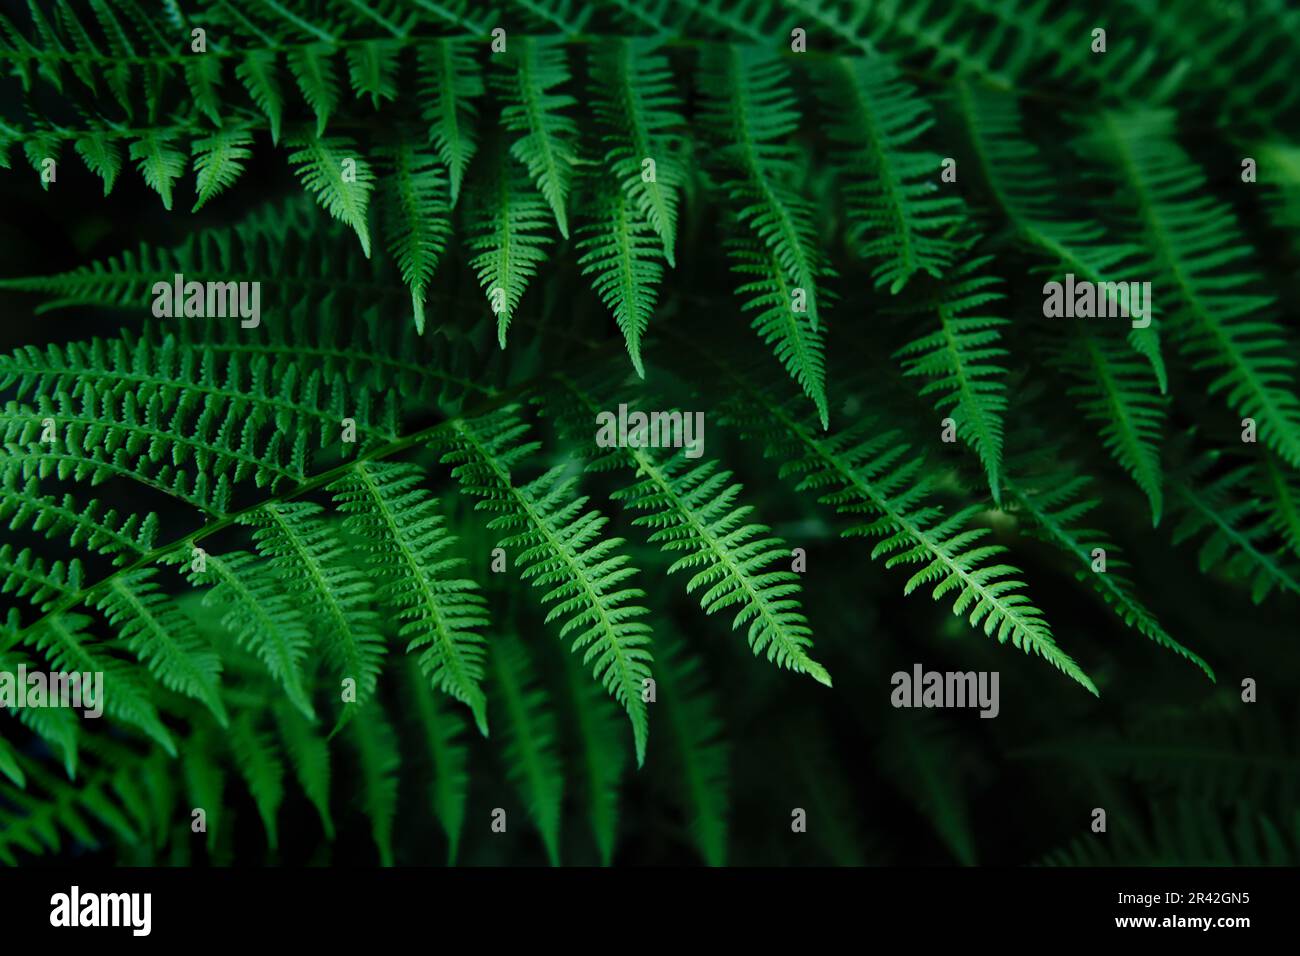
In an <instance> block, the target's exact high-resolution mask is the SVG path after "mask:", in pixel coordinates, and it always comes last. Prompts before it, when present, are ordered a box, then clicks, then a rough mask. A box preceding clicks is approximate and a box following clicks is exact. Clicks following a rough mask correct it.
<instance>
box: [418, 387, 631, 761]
mask: <svg viewBox="0 0 1300 956" xmlns="http://www.w3.org/2000/svg"><path fill="white" fill-rule="evenodd" d="M451 424H452V429H451V431H450V432H449V433H448V434H446V435H445V436H444V435H442V434H440V435H437V436H435V437H434V439H433V440H432V441H431V442H430V444H431V445H432V447H434V448H435V450H437V451H439V452H441V454H442V461H443V463H444V464H447V465H451V466H453V468H452V474H453V476H454V477H455V478H456V479H457V481H459V482H460V484H461V489H462V490H463V491H464V492H466V493H467V494H470V495H473V496H474V497H476V498H481V499H483V500H482V501H479V502H478V503H477V504H476V505H475V508H476V510H483V511H492V512H496V513H497V517H495V518H493V519H492V520H491V521H490V522H488V528H489V529H491V530H493V531H496V530H504V531H507V532H510V533H509V535H508V536H507V537H506V538H504V539H502V541H501V543H500V547H502V548H505V549H507V550H508V551H509V550H511V549H518V550H517V555H518V556H517V558H516V559H515V560H516V562H517V564H518V565H519V567H520V569H521V571H520V573H521V576H522V577H524V578H525V579H527V580H529V581H531V583H532V585H533V587H538V588H545V589H546V590H545V593H544V594H543V595H542V598H541V600H542V603H543V604H545V605H550V610H549V611H548V612H547V615H546V620H547V623H550V622H551V621H554V620H561V621H563V623H562V624H561V626H560V637H561V638H570V637H571V638H572V640H571V644H570V646H571V649H572V651H573V653H575V654H577V653H583V663H584V664H586V665H588V666H590V667H591V669H592V674H593V676H594V677H595V678H596V680H598V681H599V682H600V683H601V685H602V686H604V688H605V689H606V691H608V693H609V695H610V696H611V697H613V698H614V700H615V701H617V702H618V703H619V704H620V705H621V706H622V707H623V709H624V710H625V711H627V715H628V719H629V721H630V722H631V724H632V737H633V740H634V742H635V744H636V758H637V766H640V765H641V764H642V763H644V761H645V746H646V737H647V735H648V733H649V718H648V716H647V713H646V706H645V701H644V700H643V698H642V691H643V689H644V682H645V681H646V680H647V679H648V678H649V677H650V668H649V664H650V661H651V655H650V649H649V645H650V627H649V625H648V624H646V623H645V622H644V621H642V620H640V619H641V618H643V617H645V616H646V614H648V613H649V612H648V611H647V609H646V608H645V607H644V606H642V605H641V604H639V603H636V602H638V601H639V600H640V599H641V598H642V597H644V596H645V592H644V591H642V590H641V589H640V588H635V587H628V586H625V585H626V584H627V582H628V581H629V579H631V578H633V577H634V576H635V575H636V574H637V570H636V568H634V567H632V566H631V565H630V564H629V563H628V558H627V555H625V554H623V553H621V552H620V551H619V548H620V546H621V545H622V544H623V539H621V538H605V537H602V536H601V531H602V529H603V528H604V527H605V525H606V524H607V523H608V519H607V518H605V517H604V516H603V515H601V513H600V512H598V511H595V510H590V511H583V509H584V508H585V507H586V504H587V501H588V500H589V499H587V498H586V497H578V496H576V495H575V494H574V489H575V486H576V485H577V479H576V478H574V477H567V478H566V477H564V473H565V471H566V470H567V469H566V467H565V466H564V465H557V466H556V467H554V468H552V469H550V470H549V471H547V472H546V473H545V474H543V475H542V476H541V477H539V478H536V479H534V480H533V481H530V482H527V483H526V484H516V483H515V481H514V479H513V477H512V474H511V473H512V469H513V468H514V467H515V466H516V465H518V464H520V463H521V462H523V461H525V460H526V459H527V458H529V457H530V456H531V455H532V454H533V453H534V452H535V451H536V450H537V448H538V444H537V443H536V442H525V443H522V444H521V441H522V440H523V439H524V438H525V436H526V435H527V433H528V426H527V425H526V424H525V423H524V422H523V421H522V420H521V418H520V417H519V409H518V406H515V405H510V406H506V407H504V408H502V409H500V410H499V411H497V412H493V413H490V414H488V415H485V416H483V417H481V418H477V419H473V420H469V421H464V420H455V421H453V422H452V423H451Z"/></svg>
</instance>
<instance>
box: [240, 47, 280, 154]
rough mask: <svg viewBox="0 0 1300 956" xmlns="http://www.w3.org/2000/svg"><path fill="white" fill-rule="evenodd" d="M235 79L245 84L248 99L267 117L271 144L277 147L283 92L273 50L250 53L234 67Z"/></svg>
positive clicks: (250, 51)
mask: <svg viewBox="0 0 1300 956" xmlns="http://www.w3.org/2000/svg"><path fill="white" fill-rule="evenodd" d="M235 76H236V77H238V78H239V80H240V82H242V83H243V84H244V88H245V89H246V90H247V91H248V95H249V98H250V99H252V101H253V102H254V103H255V104H256V105H257V108H258V109H260V110H261V111H262V112H263V113H265V114H266V121H267V123H268V124H269V125H270V130H271V142H272V143H274V144H276V145H279V142H280V128H281V125H282V123H283V122H284V92H283V89H282V88H281V86H280V75H279V72H278V69H277V66H276V55H275V51H274V50H249V51H248V52H247V53H246V54H244V57H243V59H242V60H240V61H239V63H238V64H236V65H235Z"/></svg>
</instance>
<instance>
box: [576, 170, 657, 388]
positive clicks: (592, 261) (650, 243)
mask: <svg viewBox="0 0 1300 956" xmlns="http://www.w3.org/2000/svg"><path fill="white" fill-rule="evenodd" d="M592 215H593V219H594V221H593V222H592V223H591V224H589V225H586V226H582V227H580V228H579V229H578V234H579V235H580V236H582V238H581V239H580V240H579V241H578V244H577V248H578V251H579V252H580V253H581V255H580V257H579V259H578V265H579V266H580V267H581V269H582V274H583V275H585V276H591V277H592V278H591V283H592V287H593V288H594V289H595V290H596V294H597V295H598V296H600V299H601V301H602V302H604V303H605V306H606V307H607V308H608V309H609V310H610V311H611V312H613V313H614V321H615V322H617V323H618V327H619V329H620V330H621V331H622V333H623V338H624V340H625V341H626V342H627V354H628V356H629V357H630V358H631V359H632V367H633V368H634V369H636V373H637V375H639V376H641V377H642V378H645V366H644V365H643V364H642V362H641V336H642V335H644V334H645V330H646V327H647V326H648V325H649V323H650V317H651V316H652V315H654V310H655V301H656V299H657V298H658V294H659V284H660V283H661V282H662V281H663V271H664V270H663V265H662V264H661V263H660V256H661V255H662V252H661V251H660V249H659V243H658V242H657V241H656V240H655V237H654V233H653V230H652V229H651V227H650V225H649V224H648V223H646V222H645V221H644V220H642V219H641V218H640V217H639V215H638V214H637V212H636V211H635V210H634V209H633V207H632V205H631V202H630V200H629V198H628V196H627V195H626V194H625V193H624V192H623V191H622V190H620V189H617V188H614V187H610V188H607V189H603V190H601V194H600V198H599V199H598V200H596V202H595V205H594V208H593V210H592Z"/></svg>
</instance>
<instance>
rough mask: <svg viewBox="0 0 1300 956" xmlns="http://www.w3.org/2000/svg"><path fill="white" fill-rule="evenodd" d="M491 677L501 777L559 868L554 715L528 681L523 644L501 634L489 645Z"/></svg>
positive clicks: (560, 782) (559, 788)
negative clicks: (498, 717) (500, 739)
mask: <svg viewBox="0 0 1300 956" xmlns="http://www.w3.org/2000/svg"><path fill="white" fill-rule="evenodd" d="M490 656H491V660H492V676H493V687H494V689H495V691H496V695H495V698H494V699H495V700H498V701H500V703H501V709H502V711H503V714H502V720H501V723H500V726H501V727H502V733H503V736H504V737H505V747H504V748H503V750H502V754H501V755H502V759H503V760H504V761H505V770H506V777H507V778H508V779H509V780H510V782H511V783H512V784H513V785H514V786H515V788H516V789H517V790H518V791H519V796H520V797H521V798H522V799H523V801H524V806H525V807H526V808H527V810H528V816H529V817H530V818H531V819H532V821H533V825H534V826H535V827H537V832H538V833H540V834H541V837H542V843H543V844H544V845H545V847H546V856H547V859H548V860H550V863H551V866H559V864H560V803H561V800H562V798H563V795H564V768H563V766H562V764H561V763H560V758H559V755H558V754H557V753H556V751H555V745H556V741H555V738H556V728H555V715H554V713H552V711H551V709H550V701H549V700H548V699H547V695H546V693H545V691H543V690H542V689H541V688H540V687H537V686H534V685H532V683H531V682H530V680H529V674H531V673H532V672H533V671H532V666H531V662H530V661H529V659H528V654H527V652H526V651H525V650H524V646H523V644H521V643H520V642H519V640H518V639H517V638H515V637H513V636H506V635H502V636H501V637H500V638H498V639H497V640H495V641H493V642H492V653H491V655H490Z"/></svg>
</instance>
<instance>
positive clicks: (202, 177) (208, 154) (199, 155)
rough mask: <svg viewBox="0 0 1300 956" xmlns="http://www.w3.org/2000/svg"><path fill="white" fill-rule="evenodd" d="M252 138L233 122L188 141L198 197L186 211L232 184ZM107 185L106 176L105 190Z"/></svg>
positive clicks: (249, 153)
mask: <svg viewBox="0 0 1300 956" xmlns="http://www.w3.org/2000/svg"><path fill="white" fill-rule="evenodd" d="M252 142H253V134H252V133H251V132H249V130H248V129H247V127H243V126H234V127H231V128H229V129H223V130H218V131H217V132H215V133H213V134H212V135H211V136H208V137H205V138H203V139H196V140H195V141H194V142H193V144H191V149H192V150H193V153H194V172H195V175H196V177H197V184H196V188H197V190H198V194H199V198H198V199H197V200H196V201H195V203H194V208H193V209H191V210H190V212H198V211H199V210H200V209H202V208H203V206H205V205H206V204H207V202H208V200H210V199H212V198H213V197H214V196H216V195H217V194H218V193H221V192H224V191H225V190H226V189H228V188H229V187H230V186H232V185H234V182H235V180H236V179H238V178H239V176H240V174H241V173H243V171H244V167H243V162H244V161H245V160H248V159H251V158H252V156H253V153H252V150H250V149H249V148H248V147H249V145H250V144H251V143H252ZM109 185H110V184H109V182H108V180H107V178H106V179H105V182H104V192H105V194H107V192H108V188H109Z"/></svg>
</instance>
